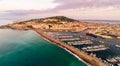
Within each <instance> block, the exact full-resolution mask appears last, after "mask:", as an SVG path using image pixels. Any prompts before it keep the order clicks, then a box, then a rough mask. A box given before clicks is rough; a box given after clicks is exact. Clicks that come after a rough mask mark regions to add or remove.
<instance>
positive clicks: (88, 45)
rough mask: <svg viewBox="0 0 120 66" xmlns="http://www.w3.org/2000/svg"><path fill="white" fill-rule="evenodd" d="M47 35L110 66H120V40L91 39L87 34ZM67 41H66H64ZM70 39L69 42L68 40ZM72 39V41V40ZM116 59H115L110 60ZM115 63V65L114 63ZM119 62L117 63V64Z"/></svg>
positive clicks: (62, 33) (51, 33)
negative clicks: (119, 60)
mask: <svg viewBox="0 0 120 66" xmlns="http://www.w3.org/2000/svg"><path fill="white" fill-rule="evenodd" d="M46 34H48V35H50V36H52V37H54V38H56V39H57V40H60V41H62V42H64V43H65V44H68V45H71V46H74V47H76V48H77V49H80V50H83V51H85V52H87V53H88V54H90V55H93V56H96V57H98V58H100V59H101V60H102V61H103V62H105V63H107V64H109V66H119V65H120V63H119V62H118V59H119V56H120V52H119V49H118V48H120V44H119V43H120V41H119V40H118V39H115V38H112V39H103V38H101V37H97V38H96V37H91V36H88V35H86V33H85V32H46ZM63 39H65V40H63ZM67 39H68V40H67ZM71 39H72V40H71ZM112 57H116V58H117V60H116V58H114V59H108V58H112ZM113 61H114V63H113ZM116 61H117V62H116Z"/></svg>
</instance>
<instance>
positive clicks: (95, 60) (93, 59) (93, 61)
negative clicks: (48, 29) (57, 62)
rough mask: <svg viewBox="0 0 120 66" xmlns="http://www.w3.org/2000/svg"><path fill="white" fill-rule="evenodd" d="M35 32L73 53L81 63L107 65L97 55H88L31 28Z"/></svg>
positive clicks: (95, 65)
mask: <svg viewBox="0 0 120 66" xmlns="http://www.w3.org/2000/svg"><path fill="white" fill-rule="evenodd" d="M33 30H34V31H35V32H37V33H38V34H39V35H40V36H42V37H44V38H45V39H47V40H49V41H51V42H52V43H55V44H56V45H58V46H59V47H61V48H63V49H65V50H66V51H68V52H69V53H71V54H72V55H74V56H75V57H76V58H77V59H78V60H80V61H82V62H83V63H85V64H86V65H88V66H108V65H107V64H105V63H104V62H103V61H102V60H100V59H98V58H97V57H93V56H90V55H87V54H86V53H85V52H83V51H81V50H79V49H77V48H75V47H73V46H70V45H66V44H64V43H63V42H60V41H58V40H56V39H54V38H53V37H50V36H48V35H47V34H45V33H44V32H42V31H41V30H39V29H33Z"/></svg>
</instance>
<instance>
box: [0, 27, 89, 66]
mask: <svg viewBox="0 0 120 66" xmlns="http://www.w3.org/2000/svg"><path fill="white" fill-rule="evenodd" d="M0 66H87V65H86V64H85V63H83V62H82V61H79V60H78V59H77V58H75V57H74V56H73V55H71V54H70V53H68V52H67V51H65V50H64V49H62V48H60V47H58V46H56V45H54V44H53V43H51V42H48V41H46V40H44V39H43V38H42V37H40V36H39V35H38V34H37V33H36V32H34V31H20V30H11V29H1V30H0Z"/></svg>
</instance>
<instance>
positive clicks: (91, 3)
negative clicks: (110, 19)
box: [55, 0, 120, 9]
mask: <svg viewBox="0 0 120 66" xmlns="http://www.w3.org/2000/svg"><path fill="white" fill-rule="evenodd" d="M55 2H56V3H61V5H60V6H59V7H57V8H58V9H70V8H88V7H89V8H100V7H111V6H112V7H120V0H74V1H73V0H56V1H55Z"/></svg>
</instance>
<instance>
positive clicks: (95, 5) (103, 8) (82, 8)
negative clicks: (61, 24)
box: [0, 0, 120, 19]
mask: <svg viewBox="0 0 120 66" xmlns="http://www.w3.org/2000/svg"><path fill="white" fill-rule="evenodd" d="M54 3H57V4H59V6H56V7H55V8H52V9H47V10H41V9H36V10H7V11H4V13H3V12H0V17H3V18H11V19H26V18H27V19H31V18H40V17H48V16H55V15H63V16H68V17H76V18H87V19H89V18H90V19H92V18H94V19H95V18H97V19H103V18H106V19H107V18H108V19H112V18H113V19H118V18H119V17H120V14H119V11H120V0H55V1H54ZM48 6H49V5H48ZM1 14H2V15H1ZM102 14H104V15H102ZM111 14H112V15H111Z"/></svg>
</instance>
